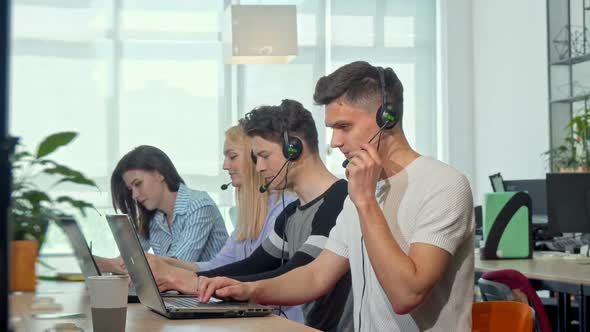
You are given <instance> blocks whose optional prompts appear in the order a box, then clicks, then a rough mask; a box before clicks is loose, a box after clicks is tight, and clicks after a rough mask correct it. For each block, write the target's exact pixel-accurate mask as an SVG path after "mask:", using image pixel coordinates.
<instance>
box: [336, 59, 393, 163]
mask: <svg viewBox="0 0 590 332" xmlns="http://www.w3.org/2000/svg"><path fill="white" fill-rule="evenodd" d="M375 69H376V70H377V73H378V74H379V86H380V87H381V96H382V97H383V101H382V102H381V107H379V109H378V110H377V113H376V114H375V121H376V122H377V126H379V130H378V131H377V132H376V133H375V135H373V137H371V139H370V140H369V143H371V142H372V141H373V140H374V139H375V138H376V137H377V136H379V137H381V136H380V134H381V133H382V132H383V130H387V129H392V128H393V127H395V126H396V125H397V124H398V123H399V120H400V118H401V115H402V112H403V107H404V100H403V96H402V95H399V96H396V98H394V99H393V100H392V96H391V93H387V91H388V90H389V89H390V88H391V87H390V86H389V85H388V83H387V82H388V81H390V82H392V83H393V84H395V83H396V82H399V79H398V78H397V75H396V74H395V72H394V71H393V69H391V68H389V67H387V68H383V67H375ZM349 162H350V158H347V159H346V160H344V162H342V167H344V168H346V166H348V163H349Z"/></svg>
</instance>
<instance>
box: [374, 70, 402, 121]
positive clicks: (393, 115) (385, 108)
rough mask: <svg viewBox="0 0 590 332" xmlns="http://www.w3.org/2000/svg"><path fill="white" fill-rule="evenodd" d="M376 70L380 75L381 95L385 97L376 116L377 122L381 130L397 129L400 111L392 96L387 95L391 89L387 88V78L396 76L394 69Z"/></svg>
mask: <svg viewBox="0 0 590 332" xmlns="http://www.w3.org/2000/svg"><path fill="white" fill-rule="evenodd" d="M376 68H377V72H378V73H379V83H380V85H381V95H382V96H383V101H382V103H381V107H380V108H379V110H378V111H377V114H376V121H377V125H378V126H379V128H383V129H391V128H393V127H395V125H396V124H397V123H398V122H399V109H398V107H395V106H396V105H394V103H393V101H392V100H391V94H390V93H387V91H388V89H389V87H388V86H387V76H389V78H392V77H393V76H394V75H395V74H394V73H393V69H391V68H385V69H383V68H382V67H376ZM388 74H389V75H388ZM396 104H397V103H396Z"/></svg>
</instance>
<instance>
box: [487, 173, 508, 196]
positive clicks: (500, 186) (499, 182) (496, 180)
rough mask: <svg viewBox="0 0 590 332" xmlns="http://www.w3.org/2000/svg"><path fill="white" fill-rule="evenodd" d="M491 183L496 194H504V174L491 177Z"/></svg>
mask: <svg viewBox="0 0 590 332" xmlns="http://www.w3.org/2000/svg"><path fill="white" fill-rule="evenodd" d="M490 182H491V183H492V190H493V191H494V192H504V191H506V190H505V189H504V179H503V178H502V174H500V173H496V174H492V175H490Z"/></svg>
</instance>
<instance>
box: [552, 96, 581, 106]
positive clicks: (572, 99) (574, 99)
mask: <svg viewBox="0 0 590 332" xmlns="http://www.w3.org/2000/svg"><path fill="white" fill-rule="evenodd" d="M588 99H590V94H585V95H579V96H574V97H568V98H561V99H555V100H552V101H551V104H556V103H562V104H563V103H575V102H577V101H582V100H588Z"/></svg>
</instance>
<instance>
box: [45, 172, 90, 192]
mask: <svg viewBox="0 0 590 332" xmlns="http://www.w3.org/2000/svg"><path fill="white" fill-rule="evenodd" d="M64 182H70V183H75V184H79V185H83V186H93V187H96V188H97V189H99V188H98V186H97V185H96V183H95V182H94V181H92V180H90V179H88V178H86V177H84V176H83V175H82V176H72V177H67V178H63V179H61V180H59V181H57V182H56V183H55V184H54V185H53V186H57V185H58V184H60V183H64Z"/></svg>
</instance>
